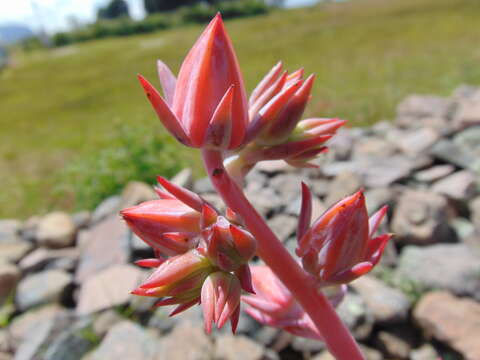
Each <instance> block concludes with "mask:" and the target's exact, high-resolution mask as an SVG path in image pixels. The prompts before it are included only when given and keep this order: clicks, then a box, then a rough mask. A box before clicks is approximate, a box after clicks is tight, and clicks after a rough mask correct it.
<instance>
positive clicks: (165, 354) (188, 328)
mask: <svg viewBox="0 0 480 360" xmlns="http://www.w3.org/2000/svg"><path fill="white" fill-rule="evenodd" d="M186 339H188V346H179V344H185V340H186ZM212 358H213V344H212V343H211V342H210V339H209V338H208V336H207V335H206V334H205V332H204V330H203V328H202V327H201V326H200V325H193V324H192V323H190V322H185V323H184V322H182V323H180V324H179V325H177V326H176V327H175V328H174V329H173V331H172V332H171V333H170V334H169V335H167V336H164V337H163V338H162V340H161V341H160V343H159V349H158V353H157V357H156V360H162V359H170V360H183V359H188V360H210V359H212Z"/></svg>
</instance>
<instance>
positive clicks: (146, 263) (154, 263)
mask: <svg viewBox="0 0 480 360" xmlns="http://www.w3.org/2000/svg"><path fill="white" fill-rule="evenodd" d="M165 260H166V259H163V258H162V259H158V258H155V259H141V260H137V261H135V263H134V264H135V265H137V266H141V267H146V268H154V267H159V266H160V265H162V263H163V262H165Z"/></svg>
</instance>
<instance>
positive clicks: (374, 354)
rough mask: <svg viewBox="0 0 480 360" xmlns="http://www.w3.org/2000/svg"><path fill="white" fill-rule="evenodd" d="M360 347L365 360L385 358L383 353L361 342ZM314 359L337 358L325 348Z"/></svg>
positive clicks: (327, 359)
mask: <svg viewBox="0 0 480 360" xmlns="http://www.w3.org/2000/svg"><path fill="white" fill-rule="evenodd" d="M360 349H361V350H362V353H363V355H365V360H383V356H382V353H381V352H379V351H377V350H375V349H372V348H369V347H367V346H365V345H362V344H360ZM312 360H335V358H334V357H333V355H331V354H330V353H329V352H328V351H327V350H325V351H322V352H321V353H319V354H317V355H315V356H314V357H312Z"/></svg>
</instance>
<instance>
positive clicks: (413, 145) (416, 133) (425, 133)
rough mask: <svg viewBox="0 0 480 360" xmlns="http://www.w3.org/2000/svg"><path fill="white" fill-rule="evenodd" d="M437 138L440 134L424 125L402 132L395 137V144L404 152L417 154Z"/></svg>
mask: <svg viewBox="0 0 480 360" xmlns="http://www.w3.org/2000/svg"><path fill="white" fill-rule="evenodd" d="M439 138H440V135H439V134H438V132H437V131H435V130H434V129H432V128H429V127H424V128H420V129H416V130H413V131H407V132H402V133H401V134H399V136H398V137H397V138H396V139H395V144H396V145H397V146H398V147H399V148H400V150H402V151H403V152H404V153H405V154H407V155H409V156H418V155H420V154H421V153H424V152H426V151H427V149H429V148H430V147H432V146H433V144H435V143H436V142H437V140H438V139H439Z"/></svg>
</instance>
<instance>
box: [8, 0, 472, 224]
mask: <svg viewBox="0 0 480 360" xmlns="http://www.w3.org/2000/svg"><path fill="white" fill-rule="evenodd" d="M479 24H480V2H478V1H477V0H352V1H350V2H346V3H341V4H331V5H324V6H317V7H314V8H308V9H298V10H289V11H275V12H272V13H271V14H269V15H268V16H262V17H254V18H248V19H240V20H235V21H230V22H228V23H227V28H228V30H229V32H230V35H231V37H232V39H233V41H234V44H235V47H236V49H237V52H238V56H239V60H240V63H241V66H242V69H243V73H244V75H245V78H246V83H247V86H248V88H249V89H252V88H253V86H254V85H255V83H256V82H257V81H258V80H259V79H260V78H261V76H262V75H263V73H264V72H265V71H267V70H268V69H269V67H270V66H271V65H273V64H274V63H275V62H276V61H277V60H279V59H282V60H283V61H284V62H285V64H286V65H287V67H288V68H290V69H295V68H297V67H300V66H304V67H305V69H306V71H307V72H315V73H317V74H318V78H317V79H318V80H317V84H316V87H315V90H314V99H313V101H312V103H311V106H310V107H309V110H308V113H309V115H313V114H316V115H322V116H330V115H334V116H339V117H343V118H346V119H349V120H350V121H351V124H354V125H358V124H369V123H372V122H374V121H377V120H379V119H384V118H389V117H391V116H392V114H393V110H394V107H395V104H396V103H397V102H398V101H399V100H400V99H401V98H402V97H403V96H404V95H406V94H408V93H411V92H417V93H438V94H448V93H449V92H450V91H451V90H452V89H453V88H455V87H456V86H457V85H458V84H460V83H471V84H480V47H479V46H478V44H479V43H478V40H479V38H480V28H479ZM200 31H201V28H200V27H197V26H191V27H186V28H182V29H175V30H172V31H165V32H158V33H155V34H149V35H143V36H135V37H129V38H117V39H108V40H101V41H96V42H90V43H85V44H80V45H75V46H72V47H65V48H59V49H55V50H51V51H44V52H36V53H33V54H29V55H24V54H18V55H17V56H16V57H15V64H14V66H12V67H11V68H10V69H8V70H7V71H5V72H3V73H1V74H0V111H1V112H0V133H1V141H0V174H1V176H0V186H1V188H2V189H3V191H2V192H1V193H0V204H1V206H0V217H12V216H20V217H25V216H27V215H29V214H33V213H35V212H37V211H45V210H46V209H48V208H51V207H58V206H61V207H66V208H71V207H72V206H73V204H72V201H71V198H70V197H67V196H66V195H64V194H63V193H62V194H60V196H58V195H56V196H53V195H51V190H52V188H54V187H55V186H56V185H57V183H58V181H59V179H60V178H59V176H58V173H59V170H60V169H61V168H62V167H63V166H64V165H65V164H69V163H71V162H76V161H80V160H79V159H82V158H83V157H85V156H92V155H91V154H95V153H96V152H97V151H98V150H99V149H103V148H112V147H113V148H115V146H117V145H118V141H117V140H118V139H116V136H118V135H117V134H118V132H117V131H116V130H115V129H116V128H117V126H118V124H131V125H132V126H139V127H148V128H149V129H151V131H155V132H157V133H158V134H160V133H161V132H162V130H161V127H160V125H158V121H157V120H156V118H155V116H154V114H153V112H152V110H151V109H150V106H149V105H148V104H147V102H146V100H145V98H144V95H143V93H142V91H141V90H140V87H139V85H138V84H137V81H136V78H135V74H136V73H142V74H144V75H146V76H147V77H148V78H150V79H153V80H155V76H156V75H155V60H156V59H157V58H161V59H162V60H164V61H165V62H166V63H167V64H169V65H171V67H172V68H173V69H174V70H178V68H179V65H180V63H181V60H182V58H183V57H184V55H185V54H186V52H187V51H188V49H189V47H190V46H191V45H192V43H193V41H194V40H195V38H196V37H197V36H198V34H199V32H200ZM118 146H120V145H118ZM179 149H180V148H179ZM175 152H177V149H175ZM182 152H183V150H178V153H179V154H180V153H182ZM74 186H75V184H72V187H74ZM70 190H71V189H70Z"/></svg>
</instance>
